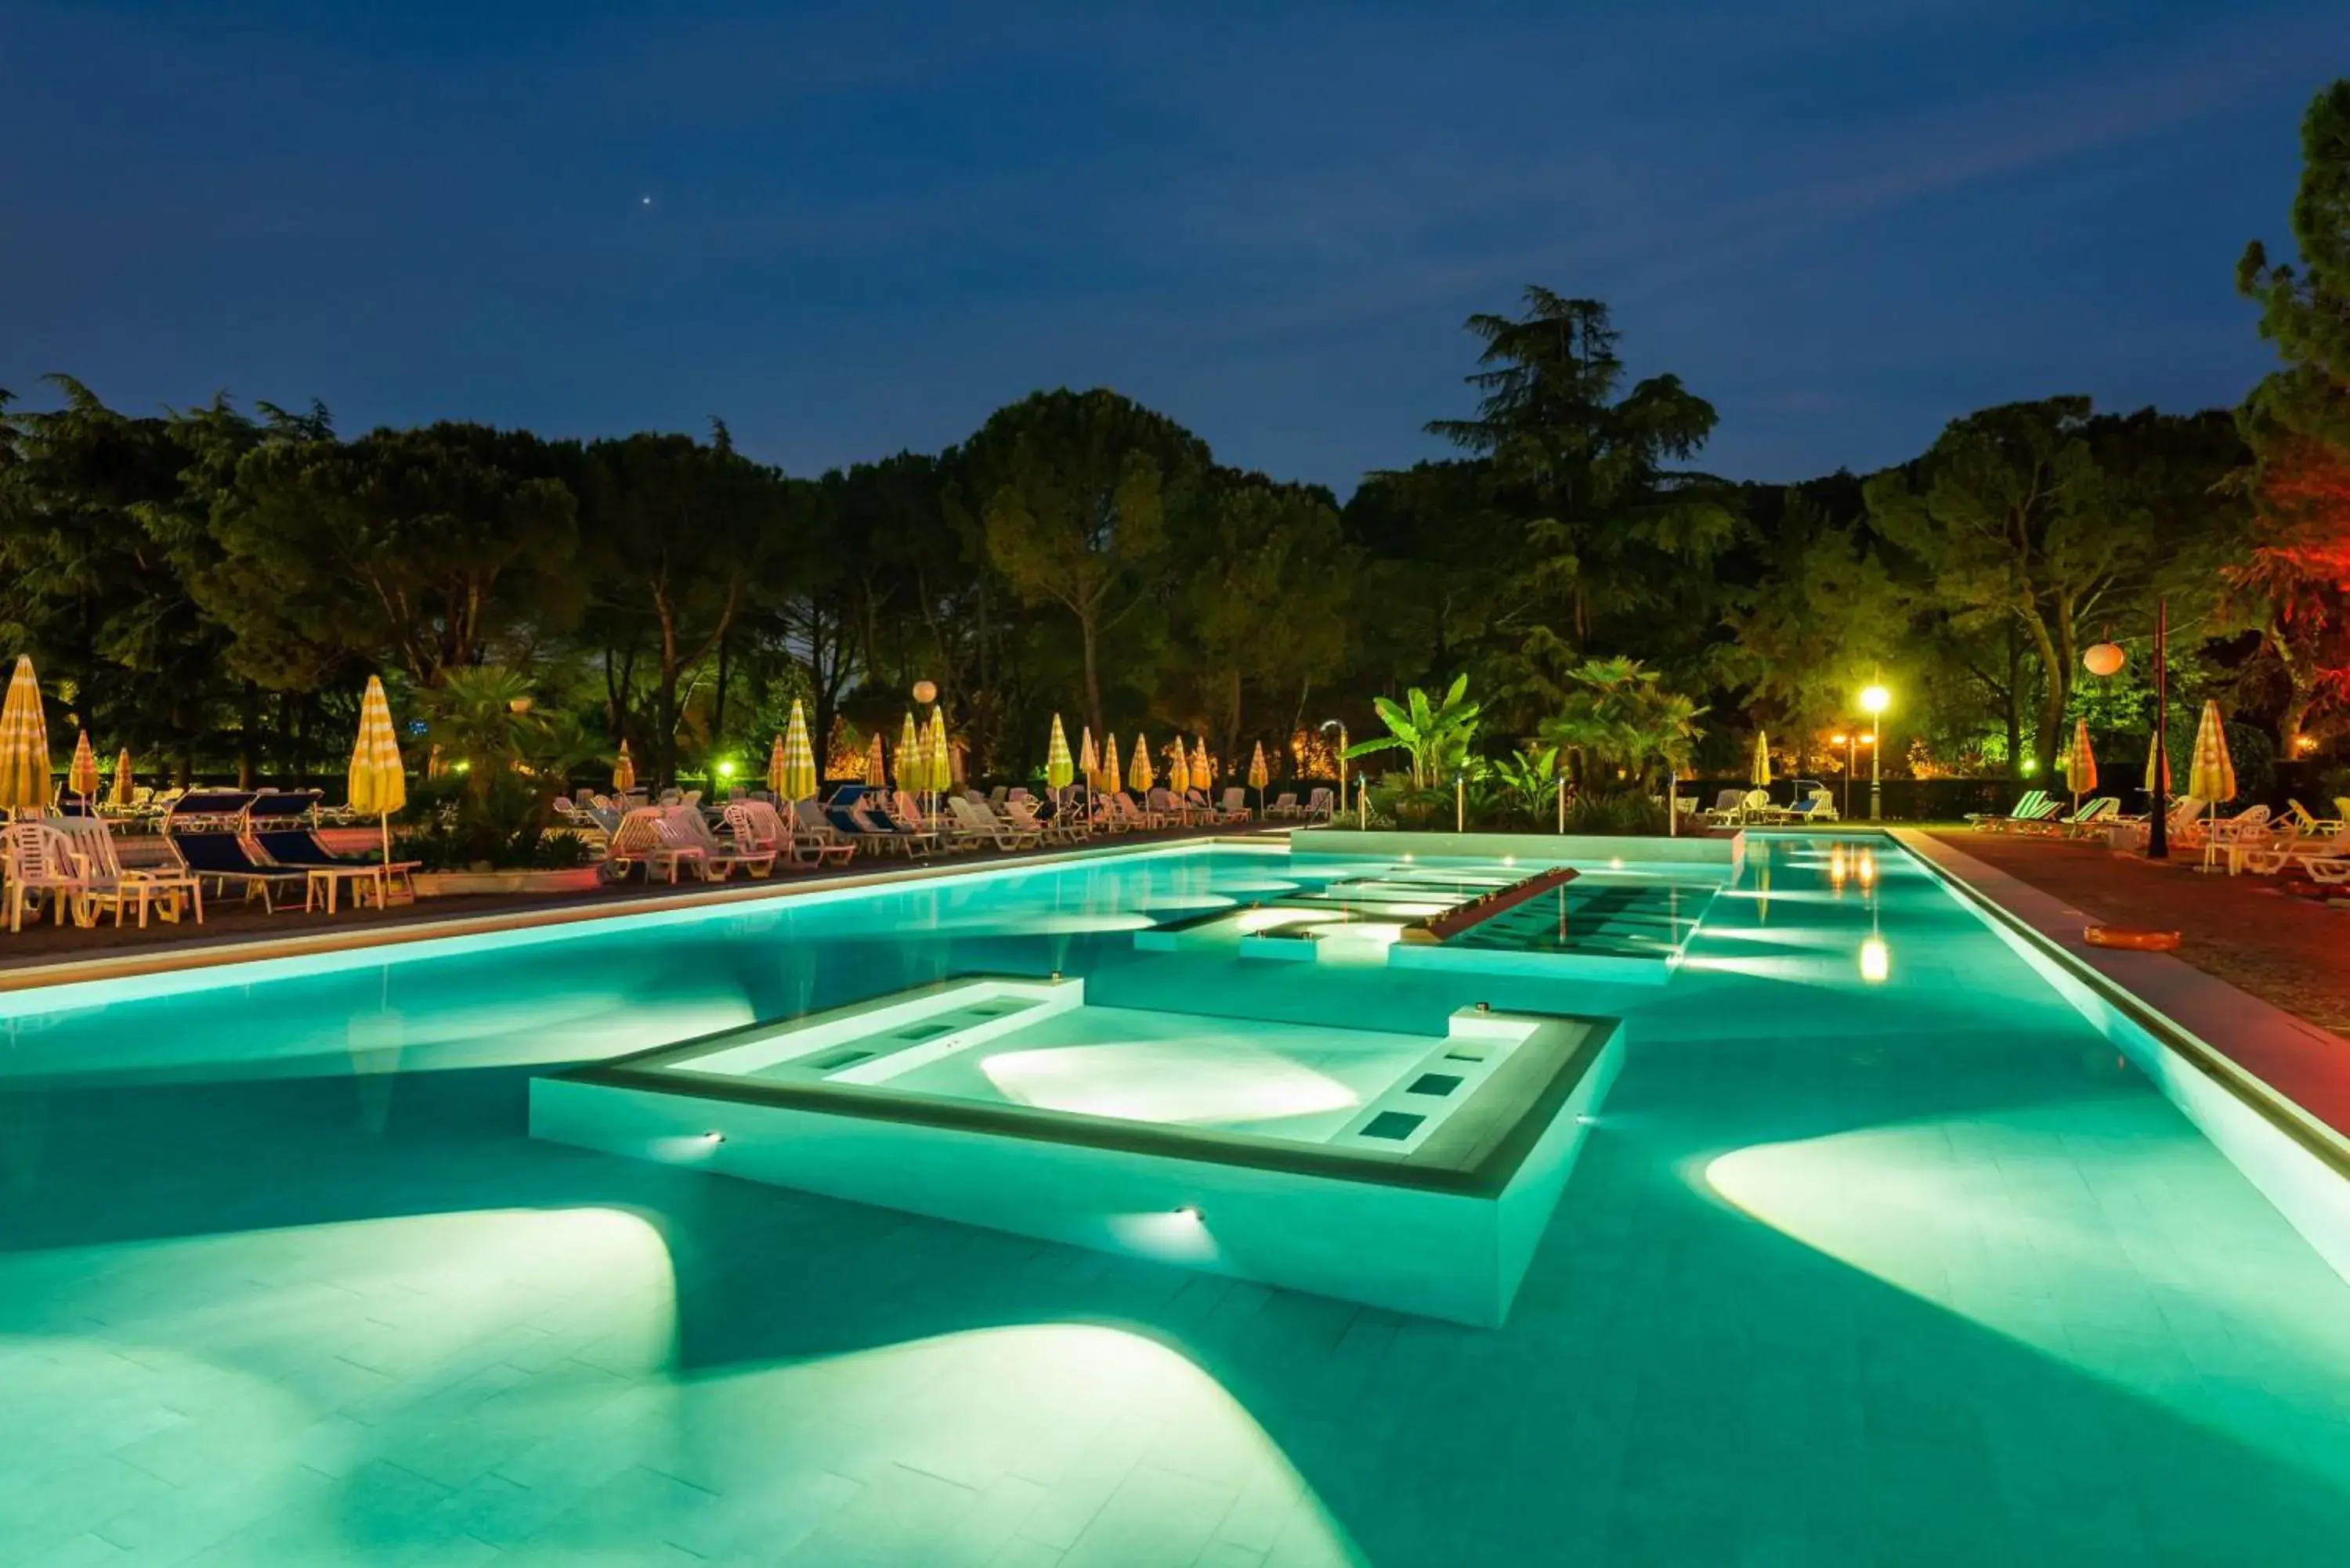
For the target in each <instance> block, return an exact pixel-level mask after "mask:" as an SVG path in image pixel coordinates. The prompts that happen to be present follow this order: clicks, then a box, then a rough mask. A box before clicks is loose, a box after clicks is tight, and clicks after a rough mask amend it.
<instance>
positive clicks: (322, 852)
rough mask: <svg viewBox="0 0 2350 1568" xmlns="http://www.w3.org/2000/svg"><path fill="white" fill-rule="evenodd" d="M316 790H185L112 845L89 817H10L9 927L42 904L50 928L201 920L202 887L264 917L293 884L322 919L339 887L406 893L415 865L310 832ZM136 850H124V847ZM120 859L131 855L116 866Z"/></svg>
mask: <svg viewBox="0 0 2350 1568" xmlns="http://www.w3.org/2000/svg"><path fill="white" fill-rule="evenodd" d="M318 805H319V796H318V794H317V791H315V790H287V791H275V790H273V791H254V790H194V791H188V792H185V793H182V794H179V795H177V796H175V797H174V798H173V800H172V804H171V806H170V808H169V810H168V811H167V812H166V813H165V815H164V816H163V819H162V823H161V832H160V833H158V834H156V835H154V836H151V837H141V838H136V839H122V840H118V839H117V838H116V837H115V836H114V834H113V831H112V829H111V828H110V827H109V825H108V824H107V822H106V821H105V820H104V819H102V818H100V817H99V816H96V815H91V814H89V813H88V812H75V811H68V812H66V813H62V814H60V815H56V816H51V817H42V818H31V819H26V820H21V821H17V822H13V823H11V824H9V825H8V826H7V827H6V829H5V831H0V876H5V882H6V888H7V891H6V904H7V911H8V929H10V930H12V931H15V930H20V929H23V924H24V919H25V917H26V914H27V913H28V912H32V911H35V910H36V909H39V908H40V907H42V906H44V905H46V906H47V907H48V908H50V909H52V910H53V911H54V913H55V917H56V919H57V922H58V923H59V924H63V923H65V921H66V920H67V919H69V918H70V919H73V920H75V921H76V922H77V923H78V924H81V925H84V926H88V925H94V924H96V923H97V921H98V919H99V917H101V916H102V915H104V914H105V913H107V912H108V911H109V910H111V911H112V913H113V915H114V920H115V924H117V925H118V926H119V925H120V924H122V923H123V920H124V919H125V917H126V916H128V915H130V914H131V913H133V912H135V913H136V915H137V918H138V920H139V923H140V925H141V926H144V925H145V924H146V923H147V920H148V918H149V916H150V915H151V914H154V915H158V916H160V917H161V919H166V920H177V919H180V918H181V917H182V913H183V912H184V913H187V914H189V915H192V918H193V919H195V920H196V922H197V923H198V924H202V923H203V898H204V894H205V892H206V891H207V890H210V891H211V892H212V893H213V894H214V895H215V896H218V895H220V894H223V893H226V892H230V891H234V892H236V893H238V894H240V895H241V896H242V897H244V898H246V899H247V900H251V899H255V898H258V899H259V900H260V901H261V905H262V908H263V909H265V910H269V911H272V912H274V911H275V910H276V909H277V907H278V905H279V903H280V901H281V900H283V899H287V898H291V896H292V894H293V892H294V891H295V890H296V889H297V888H298V889H299V890H300V891H301V893H302V904H303V908H304V909H317V908H319V907H320V906H322V905H323V906H324V908H325V909H326V910H327V911H328V913H329V914H331V913H333V912H334V911H335V910H336V909H338V907H339V906H340V904H341V902H342V896H343V894H344V893H345V892H346V891H348V893H349V894H350V895H351V898H352V900H353V902H355V903H363V902H366V901H368V900H369V898H373V899H374V900H375V901H376V902H378V903H385V902H389V901H390V900H392V899H393V898H399V897H402V896H410V897H412V896H413V885H412V883H411V880H410V876H411V873H412V872H413V871H414V870H415V869H416V866H417V862H414V861H393V862H390V863H389V864H387V863H386V862H385V861H383V860H382V859H381V858H380V857H377V858H354V857H349V856H344V855H338V854H336V853H335V852H334V851H333V850H331V849H329V848H328V846H326V845H325V844H324V843H323V842H321V841H320V839H319V838H318V836H317V831H316V828H315V826H314V823H315V820H316V817H317V812H318ZM134 846H135V847H134ZM126 854H129V855H132V856H135V857H138V858H137V861H136V863H135V864H133V863H127V862H126V858H125V857H126Z"/></svg>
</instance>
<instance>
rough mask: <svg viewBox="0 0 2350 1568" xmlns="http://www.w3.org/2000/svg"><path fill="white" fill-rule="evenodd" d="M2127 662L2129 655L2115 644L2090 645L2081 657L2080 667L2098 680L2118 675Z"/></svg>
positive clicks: (2099, 643) (2100, 643)
mask: <svg viewBox="0 0 2350 1568" xmlns="http://www.w3.org/2000/svg"><path fill="white" fill-rule="evenodd" d="M2128 661H2129V655H2128V654H2126V653H2124V652H2123V651H2122V649H2121V645H2120V644H2119V643H2116V642H2098V643H2092V644H2090V646H2089V648H2088V649H2087V651H2085V652H2084V653H2083V654H2082V655H2081V667H2082V668H2083V669H2085V670H2087V671H2088V672H2089V673H2090V674H2092V675H2095V676H2098V677H2100V678H2102V677H2104V676H2107V675H2118V674H2120V673H2121V668H2122V666H2123V665H2124V664H2126V663H2127V662H2128Z"/></svg>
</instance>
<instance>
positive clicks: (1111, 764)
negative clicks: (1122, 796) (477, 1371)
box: [1094, 730, 1118, 794]
mask: <svg viewBox="0 0 2350 1568" xmlns="http://www.w3.org/2000/svg"><path fill="white" fill-rule="evenodd" d="M1094 787H1095V788H1096V789H1098V790H1100V791H1101V792H1102V793H1103V794H1117V793H1118V732H1117V731H1115V730H1112V731H1111V732H1109V734H1108V735H1107V737H1105V738H1104V740H1103V742H1102V771H1101V779H1100V781H1099V782H1098V783H1097V784H1095V785H1094Z"/></svg>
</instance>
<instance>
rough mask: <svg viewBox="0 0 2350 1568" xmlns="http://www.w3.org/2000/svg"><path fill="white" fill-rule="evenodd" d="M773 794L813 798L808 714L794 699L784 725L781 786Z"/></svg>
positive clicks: (813, 770) (813, 762)
mask: <svg viewBox="0 0 2350 1568" xmlns="http://www.w3.org/2000/svg"><path fill="white" fill-rule="evenodd" d="M775 793H776V794H778V795H780V796H782V797H783V798H784V799H785V800H814V799H815V798H816V747H815V745H814V744H813V743H812V742H810V741H809V740H808V727H807V715H806V713H805V712H803V711H801V710H800V700H799V699H798V698H796V697H795V698H793V699H792V716H791V720H790V722H787V723H786V724H785V726H784V787H783V788H782V789H779V790H777V791H776V792H775Z"/></svg>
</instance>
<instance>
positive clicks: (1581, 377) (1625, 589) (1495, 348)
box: [1428, 286, 1738, 702]
mask: <svg viewBox="0 0 2350 1568" xmlns="http://www.w3.org/2000/svg"><path fill="white" fill-rule="evenodd" d="M1525 305H1526V310H1525V314H1524V315H1523V316H1520V317H1506V316H1498V315H1491V314H1482V315H1477V316H1472V317H1470V318H1469V323H1468V325H1469V330H1470V331H1471V333H1473V334H1475V335H1476V337H1478V338H1480V339H1481V340H1482V342H1483V344H1484V348H1483V351H1482V353H1481V354H1480V356H1479V358H1478V363H1479V364H1480V365H1481V366H1482V369H1480V370H1478V371H1477V372H1476V373H1475V374H1473V375H1471V376H1470V377H1469V378H1468V379H1469V382H1470V384H1471V386H1474V387H1476V388H1477V389H1479V391H1480V393H1481V394H1482V395H1481V397H1480V399H1479V402H1478V410H1477V417H1476V418H1474V419H1470V420H1437V421H1432V422H1431V423H1430V425H1429V427H1428V428H1429V429H1430V431H1433V432H1434V433H1436V434H1438V435H1441V436H1444V437H1445V438H1447V439H1448V440H1451V441H1453V442H1454V443H1455V444H1457V445H1459V446H1461V447H1463V448H1465V449H1466V450H1468V451H1469V452H1473V453H1476V454H1477V455H1479V456H1480V457H1482V459H1483V460H1484V461H1485V463H1486V479H1487V485H1488V493H1489V499H1490V503H1491V504H1492V505H1493V506H1495V507H1496V508H1497V509H1499V510H1501V511H1502V512H1503V513H1504V514H1508V515H1510V516H1512V517H1514V518H1515V519H1517V521H1518V523H1519V524H1520V525H1521V527H1522V528H1523V534H1524V549H1525V551H1526V555H1525V557H1524V561H1523V568H1522V572H1521V580H1522V582H1523V584H1524V585H1525V586H1526V587H1527V588H1528V589H1529V590H1530V592H1529V593H1528V595H1527V597H1526V600H1525V602H1524V604H1523V606H1522V607H1520V609H1519V611H1518V613H1517V614H1516V616H1515V617H1514V618H1513V623H1512V630H1513V632H1514V633H1515V635H1514V636H1512V637H1510V638H1509V639H1506V641H1505V642H1504V645H1503V648H1502V649H1501V650H1500V653H1501V660H1500V666H1501V679H1500V682H1499V684H1497V686H1496V688H1495V695H1496V697H1497V699H1502V700H1504V701H1506V700H1509V699H1512V698H1516V697H1519V696H1521V695H1524V696H1529V697H1532V698H1534V699H1535V701H1537V702H1539V700H1540V698H1541V696H1542V690H1541V689H1542V687H1543V685H1544V679H1545V678H1544V676H1543V675H1542V674H1541V672H1540V671H1541V669H1542V667H1543V666H1544V665H1545V664H1547V665H1548V666H1550V667H1551V668H1553V669H1554V670H1555V669H1556V668H1559V667H1562V666H1565V665H1567V664H1571V663H1573V662H1575V660H1578V659H1581V658H1582V657H1584V656H1585V655H1586V653H1587V652H1589V651H1590V650H1592V649H1593V648H1594V647H1595V645H1596V644H1600V643H1608V644H1612V645H1615V646H1625V645H1627V644H1631V643H1633V642H1635V641H1637V642H1638V644H1639V645H1640V646H1642V647H1644V648H1652V647H1653V644H1654V643H1655V641H1656V640H1657V639H1659V637H1669V636H1673V635H1675V634H1676V632H1677V631H1678V632H1679V633H1681V634H1682V635H1687V634H1688V633H1690V632H1694V633H1697V634H1698V635H1700V636H1702V635H1704V634H1706V633H1707V632H1709V631H1710V630H1711V628H1712V626H1713V625H1714V623H1715V621H1716V619H1717V616H1718V607H1719V599H1718V597H1716V590H1715V587H1714V585H1713V583H1712V581H1711V575H1710V573H1709V572H1708V571H1707V567H1708V566H1709V565H1710V564H1711V561H1712V560H1713V559H1714V558H1715V557H1716V556H1719V555H1720V554H1721V552H1722V551H1723V550H1725V549H1727V548H1728V547H1729V545H1731V543H1732V541H1733V540H1734V539H1735V538H1736V536H1737V527H1738V524H1737V517H1736V514H1735V513H1734V512H1733V511H1732V510H1731V507H1730V506H1729V505H1728V504H1726V499H1725V495H1724V492H1723V487H1722V486H1721V485H1720V484H1719V483H1717V482H1715V481H1712V480H1711V479H1708V478H1707V477H1705V476H1704V475H1700V474H1692V473H1686V472H1677V471H1675V470H1673V469H1671V468H1669V466H1668V465H1669V464H1670V463H1673V462H1685V461H1687V460H1688V459H1690V458H1691V457H1693V456H1695V455H1696V454H1697V452H1699V450H1700V449H1701V448H1702V447H1703V446H1704V444H1705V441H1706V439H1707V437H1708V436H1709V435H1711V433H1712V431H1713V427H1714V423H1715V419H1716V415H1715V413H1714V410H1713V405H1712V404H1711V403H1709V402H1707V401H1706V400H1704V399H1702V398H1700V397H1698V396H1696V395H1695V394H1694V393H1692V392H1690V391H1689V390H1688V389H1686V388H1685V387H1684V386H1682V384H1681V381H1680V379H1679V377H1677V376H1672V375H1661V376H1652V377H1649V378H1648V379H1644V380H1641V381H1639V382H1638V383H1636V384H1635V385H1634V386H1633V387H1632V389H1630V390H1629V391H1628V392H1625V391H1623V390H1622V387H1623V382H1624V363H1623V360H1622V358H1620V356H1619V355H1618V354H1617V341H1618V334H1617V330H1616V327H1615V326H1614V324H1613V322H1612V320H1611V318H1610V317H1609V315H1608V311H1607V306H1606V305H1604V304H1602V303H1601V302H1600V301H1598V300H1596V299H1569V298H1566V297H1564V296H1560V295H1557V294H1554V293H1553V292H1551V291H1550V290H1548V289H1545V288H1540V287H1534V286H1529V287H1528V288H1527V289H1526V291H1525Z"/></svg>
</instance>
